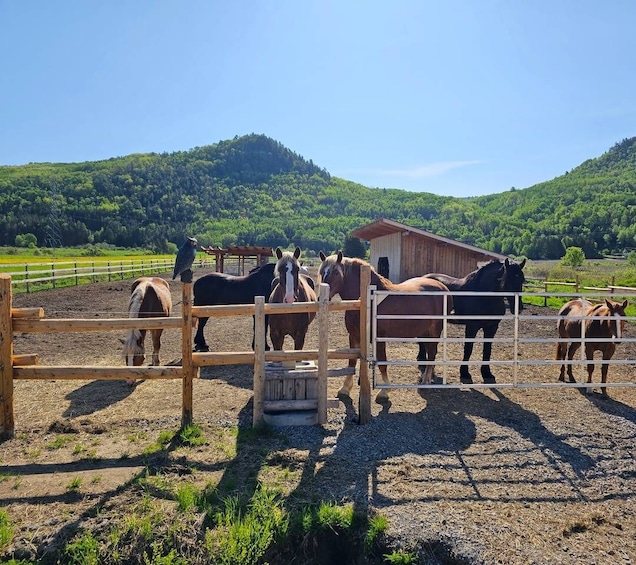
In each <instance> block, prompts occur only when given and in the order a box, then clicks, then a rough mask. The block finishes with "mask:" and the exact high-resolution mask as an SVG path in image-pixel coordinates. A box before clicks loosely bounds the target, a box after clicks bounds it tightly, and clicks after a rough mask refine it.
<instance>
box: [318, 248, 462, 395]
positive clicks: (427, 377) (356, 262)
mask: <svg viewBox="0 0 636 565" xmlns="http://www.w3.org/2000/svg"><path fill="white" fill-rule="evenodd" d="M320 259H321V260H322V264H321V265H320V271H319V273H320V280H321V282H323V283H327V284H328V285H329V298H332V297H333V296H335V295H336V294H339V295H340V297H341V298H342V299H343V300H357V299H359V298H360V268H361V267H362V266H363V265H369V264H368V263H367V262H365V261H362V260H361V259H355V258H350V257H343V256H342V252H338V254H337V255H330V256H329V257H326V256H325V254H324V253H322V251H321V252H320ZM370 269H371V284H372V285H375V286H376V287H377V288H378V289H379V290H397V291H402V292H405V294H404V295H397V294H390V295H388V296H387V297H386V298H385V299H384V300H383V301H382V302H380V304H379V305H378V308H377V310H378V314H380V315H396V316H398V315H417V316H421V317H420V318H417V319H410V320H399V319H398V320H396V319H383V320H378V323H377V332H378V337H404V338H413V337H422V338H435V339H439V337H440V335H441V333H442V329H443V320H441V319H430V318H426V316H442V315H443V313H444V299H445V297H444V295H443V294H441V293H442V292H449V291H448V288H447V287H446V285H444V284H443V283H441V282H439V281H436V280H434V279H429V278H426V277H415V278H412V279H408V280H406V281H404V282H401V283H399V284H395V283H393V282H391V281H390V280H389V279H387V278H385V277H383V276H382V275H380V274H378V273H377V272H376V271H375V269H373V267H370ZM421 291H435V292H439V293H440V294H439V295H431V294H428V295H424V294H406V293H414V292H421ZM447 296H448V297H447V300H448V306H447V312H450V310H451V309H452V307H453V302H452V297H451V295H450V294H449V295H447ZM345 326H346V328H347V331H348V332H349V346H350V347H351V348H358V347H360V313H359V312H358V311H356V310H347V311H346V312H345ZM420 349H421V351H420V355H418V358H417V359H418V361H429V362H430V361H435V357H436V356H437V342H436V341H430V342H427V343H426V344H425V347H422V348H420ZM377 355H378V360H379V361H386V343H385V342H382V341H380V342H378V344H377ZM355 366H356V361H355V359H351V360H350V361H349V367H351V368H355ZM379 368H380V374H381V376H382V381H383V382H384V383H385V384H389V378H388V376H387V368H386V365H379ZM420 369H421V371H422V376H421V377H420V381H421V382H423V383H425V384H430V383H431V380H432V377H433V374H434V366H433V364H432V363H431V364H430V365H422V366H420ZM352 386H353V375H347V377H346V379H345V382H344V384H343V385H342V388H341V389H340V391H339V392H338V394H344V395H349V393H350V392H351V387H352ZM386 398H388V393H387V392H386V389H382V390H381V391H380V392H379V393H378V395H377V397H376V400H378V401H382V400H384V399H386Z"/></svg>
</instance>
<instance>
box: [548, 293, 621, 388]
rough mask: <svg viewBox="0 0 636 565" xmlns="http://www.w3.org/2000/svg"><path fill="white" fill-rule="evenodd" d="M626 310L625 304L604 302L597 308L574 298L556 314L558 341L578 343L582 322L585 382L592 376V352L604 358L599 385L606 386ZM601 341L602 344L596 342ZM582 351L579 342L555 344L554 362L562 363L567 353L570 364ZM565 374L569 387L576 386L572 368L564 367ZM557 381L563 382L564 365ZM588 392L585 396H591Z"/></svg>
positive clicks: (606, 300) (589, 380)
mask: <svg viewBox="0 0 636 565" xmlns="http://www.w3.org/2000/svg"><path fill="white" fill-rule="evenodd" d="M625 308H627V300H625V301H624V302H622V303H619V302H614V301H613V300H609V299H605V302H601V303H600V304H592V303H591V302H588V301H587V300H585V299H582V298H576V299H574V300H570V301H569V302H566V303H565V304H564V305H563V306H562V307H561V309H560V310H559V316H561V318H560V319H559V321H558V323H557V330H558V332H559V338H561V339H567V340H575V339H578V340H580V339H581V322H582V321H583V320H584V326H583V328H584V329H583V332H584V343H585V357H586V359H587V361H588V364H587V382H588V383H591V382H592V373H593V372H594V352H595V351H601V352H602V354H603V364H602V366H601V382H603V383H606V382H607V371H608V369H609V364H608V363H607V362H608V361H609V360H610V359H611V358H612V356H613V355H614V351H616V345H618V344H619V343H620V341H617V340H620V339H621V338H622V336H623V334H624V333H625V320H624V319H623V318H624V317H625ZM591 316H594V317H597V318H598V317H601V318H602V319H589V318H590V317H591ZM595 340H602V341H595ZM579 347H581V341H572V343H570V344H569V348H568V341H559V342H558V343H557V350H556V358H557V361H563V360H564V359H565V354H566V352H567V356H568V360H569V361H572V359H573V358H574V354H575V353H576V352H577V350H578V349H579ZM567 373H568V377H569V379H570V382H571V383H574V382H576V379H575V378H574V375H573V374H572V365H571V364H569V365H568V366H567ZM559 380H560V381H565V364H563V365H561V374H560V375H559ZM591 390H592V389H591V388H588V389H587V392H591ZM601 390H602V392H603V394H605V395H606V394H607V388H606V387H601Z"/></svg>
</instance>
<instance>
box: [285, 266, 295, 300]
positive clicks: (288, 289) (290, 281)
mask: <svg viewBox="0 0 636 565" xmlns="http://www.w3.org/2000/svg"><path fill="white" fill-rule="evenodd" d="M293 301H294V275H293V265H292V264H291V263H287V275H286V276H285V298H284V299H283V302H285V303H291V302H293Z"/></svg>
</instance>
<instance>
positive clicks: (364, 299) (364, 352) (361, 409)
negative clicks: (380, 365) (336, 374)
mask: <svg viewBox="0 0 636 565" xmlns="http://www.w3.org/2000/svg"><path fill="white" fill-rule="evenodd" d="M370 284H371V268H370V267H369V265H363V266H362V267H361V268H360V398H359V400H358V414H359V418H360V424H368V423H369V422H370V421H371V385H370V383H369V361H368V359H369V355H368V352H369V341H368V339H367V337H368V336H367V325H368V323H369V319H368V318H369V316H368V311H367V306H368V302H369V300H368V296H369V285H370Z"/></svg>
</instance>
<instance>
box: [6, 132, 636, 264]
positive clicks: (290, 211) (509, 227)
mask: <svg viewBox="0 0 636 565" xmlns="http://www.w3.org/2000/svg"><path fill="white" fill-rule="evenodd" d="M634 204H636V138H632V139H626V140H624V141H622V142H621V143H618V144H616V145H615V146H614V147H613V148H611V149H610V150H609V151H608V152H607V153H605V154H604V155H602V156H601V157H599V158H598V159H591V160H589V161H586V162H585V163H583V164H582V165H580V166H579V167H577V168H576V169H574V170H572V171H571V172H569V173H568V174H565V175H564V176H562V177H558V178H556V179H554V180H552V181H549V182H545V183H542V184H539V185H536V186H533V187H531V188H527V189H524V190H511V191H508V192H505V193H501V194H494V195H491V196H484V197H477V198H453V197H441V196H436V195H433V194H428V193H413V192H407V191H403V190H396V189H372V188H367V187H364V186H362V185H359V184H355V183H352V182H349V181H346V180H343V179H338V178H335V177H331V176H330V175H329V173H328V172H327V171H325V170H324V169H321V168H320V167H317V166H316V165H314V163H313V162H312V161H311V160H309V161H307V160H306V159H304V158H303V157H301V156H299V155H297V154H296V153H294V152H292V151H290V150H289V149H287V148H285V147H284V146H282V145H281V144H280V143H278V142H276V141H274V140H272V139H270V138H268V137H266V136H263V135H254V134H252V135H248V136H243V137H237V138H235V139H233V140H228V141H222V142H219V143H217V144H215V145H210V146H206V147H197V148H194V149H192V150H189V151H182V152H176V153H170V154H168V153H163V154H156V153H151V154H135V155H129V156H126V157H117V158H112V159H108V160H106V161H97V162H85V163H37V164H29V165H24V166H18V167H8V166H4V167H0V215H1V217H2V218H3V221H2V223H0V245H13V244H15V241H16V236H18V238H20V236H23V235H24V234H33V235H34V236H35V238H36V239H37V245H38V246H42V247H43V246H50V247H52V246H59V245H64V246H74V245H84V244H87V243H95V244H98V243H108V244H112V245H116V246H121V247H147V248H149V249H153V250H155V251H158V252H164V251H166V250H167V249H168V248H169V245H168V242H172V243H176V244H180V243H181V242H182V241H183V238H184V236H185V235H195V236H196V237H197V238H198V239H199V241H200V242H201V243H202V244H204V245H221V246H226V245H270V246H277V245H280V246H283V247H286V246H289V245H292V244H295V245H300V246H301V247H302V248H303V249H311V250H314V251H318V250H320V249H323V250H327V251H331V250H333V249H336V248H339V247H342V245H343V242H344V240H345V238H346V237H347V236H348V234H349V233H350V232H351V231H352V230H353V229H355V228H356V227H359V226H360V225H363V224H365V223H367V222H369V221H373V220H376V219H378V218H380V217H386V218H390V219H393V220H396V221H400V222H404V223H407V224H410V225H413V226H416V227H420V228H423V229H426V230H429V231H432V232H434V233H437V234H439V235H443V236H446V237H450V238H453V239H457V240H459V241H463V242H466V243H470V244H473V245H477V246H479V247H483V248H485V249H489V250H493V251H497V252H501V253H505V254H509V255H524V256H527V257H529V258H533V259H551V258H560V257H562V256H563V254H564V252H565V248H566V247H568V246H571V245H575V246H579V247H582V248H583V249H584V251H585V254H586V256H587V257H595V256H599V255H600V254H604V253H617V252H621V251H623V250H624V249H625V248H632V247H636V227H635V225H636V217H635V216H636V207H635V206H634Z"/></svg>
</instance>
